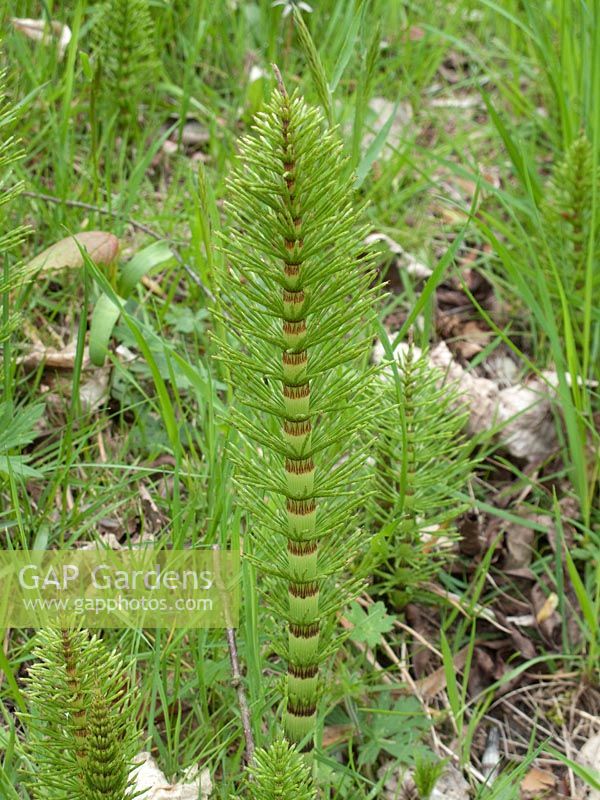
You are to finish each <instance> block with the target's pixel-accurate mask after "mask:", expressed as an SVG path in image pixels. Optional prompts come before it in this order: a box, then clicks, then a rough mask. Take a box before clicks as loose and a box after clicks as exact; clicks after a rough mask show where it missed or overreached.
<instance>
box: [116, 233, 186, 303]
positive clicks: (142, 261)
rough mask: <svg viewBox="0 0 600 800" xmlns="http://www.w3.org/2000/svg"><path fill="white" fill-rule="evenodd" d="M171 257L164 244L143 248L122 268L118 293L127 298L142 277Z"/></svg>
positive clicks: (167, 246) (156, 243) (167, 247)
mask: <svg viewBox="0 0 600 800" xmlns="http://www.w3.org/2000/svg"><path fill="white" fill-rule="evenodd" d="M172 257H173V254H172V252H171V249H170V247H169V245H168V244H167V243H166V242H163V241H161V242H154V244H151V245H149V246H148V247H144V249H143V250H140V251H139V253H136V254H135V255H134V257H133V258H132V259H131V261H129V262H128V263H127V264H125V266H124V267H123V268H122V270H121V277H120V279H119V287H118V293H119V294H120V295H121V297H127V296H128V295H129V294H130V293H131V292H132V291H133V288H134V286H135V285H136V283H138V281H140V280H141V279H142V278H143V277H144V275H147V274H148V273H149V272H150V270H152V269H154V268H155V267H158V266H159V265H160V264H164V263H165V262H166V261H168V260H169V259H170V258H172Z"/></svg>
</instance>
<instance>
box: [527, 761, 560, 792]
mask: <svg viewBox="0 0 600 800" xmlns="http://www.w3.org/2000/svg"><path fill="white" fill-rule="evenodd" d="M555 785H556V778H555V777H554V775H553V774H552V773H551V772H545V771H544V770H541V769H538V768H537V767H532V768H531V769H530V770H529V772H528V773H527V775H525V777H524V778H523V780H522V781H521V792H522V793H523V794H526V795H529V794H532V795H535V794H538V793H539V792H548V791H550V790H551V789H553V788H554V786H555Z"/></svg>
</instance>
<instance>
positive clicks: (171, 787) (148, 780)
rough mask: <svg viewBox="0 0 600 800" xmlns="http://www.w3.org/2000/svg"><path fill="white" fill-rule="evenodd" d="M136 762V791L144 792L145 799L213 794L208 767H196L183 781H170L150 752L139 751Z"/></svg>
mask: <svg viewBox="0 0 600 800" xmlns="http://www.w3.org/2000/svg"><path fill="white" fill-rule="evenodd" d="M135 763H136V768H135V771H134V773H133V777H134V784H133V788H134V792H140V793H141V792H144V794H143V797H144V798H145V800H208V798H209V797H210V796H211V794H212V789H213V786H212V781H211V777H210V773H209V771H208V769H203V770H199V769H198V767H196V768H194V769H191V770H189V771H188V772H187V773H186V775H184V777H183V778H182V780H181V781H178V782H176V783H170V782H169V781H168V780H167V779H166V777H165V775H164V773H163V771H162V770H161V769H160V767H159V766H158V764H157V763H156V761H155V760H154V758H152V756H151V755H150V753H148V752H143V753H139V755H138V756H137V757H136V759H135Z"/></svg>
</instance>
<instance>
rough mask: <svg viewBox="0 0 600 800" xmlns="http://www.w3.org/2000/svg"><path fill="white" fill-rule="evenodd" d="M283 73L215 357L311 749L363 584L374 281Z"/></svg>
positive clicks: (246, 202)
mask: <svg viewBox="0 0 600 800" xmlns="http://www.w3.org/2000/svg"><path fill="white" fill-rule="evenodd" d="M277 75H278V88H277V89H276V90H275V92H274V93H273V96H272V97H271V100H270V102H269V103H268V105H267V107H266V110H265V111H264V113H261V114H259V115H258V116H257V117H256V120H255V126H254V129H255V132H256V135H255V136H248V137H245V138H243V139H242V141H241V145H240V158H239V162H238V165H237V167H236V168H235V170H234V172H233V175H232V177H231V178H230V180H229V184H228V185H229V192H230V194H229V202H228V208H229V211H230V213H231V216H232V219H233V222H234V226H232V229H231V231H230V235H229V238H228V240H227V241H226V243H225V244H224V250H225V252H226V254H227V256H228V257H229V259H230V262H231V269H230V272H229V273H228V275H227V277H226V278H225V286H224V295H225V296H226V297H227V300H228V305H227V314H228V316H227V324H228V327H229V330H230V331H231V334H232V337H233V340H232V341H230V342H229V343H223V344H222V350H221V357H222V358H223V359H224V360H226V362H227V363H228V365H229V367H230V369H231V374H232V380H233V384H234V404H233V405H234V408H233V410H232V413H231V420H232V424H233V425H234V426H235V427H236V428H237V429H238V430H239V432H240V433H241V435H242V438H243V440H244V447H243V448H242V450H241V451H233V452H232V459H233V461H234V464H235V466H236V468H237V479H238V483H239V485H240V495H241V500H242V502H243V504H244V506H245V507H246V509H247V510H248V512H249V517H250V520H251V531H252V537H251V546H252V547H253V548H254V551H255V552H254V556H253V557H254V560H255V562H256V563H257V564H258V566H259V567H260V568H261V570H262V572H263V574H264V575H265V588H264V593H265V596H266V598H267V603H268V604H269V605H270V608H271V610H272V612H273V613H274V615H275V616H276V617H278V618H280V619H281V620H282V621H285V625H284V626H283V628H284V629H285V633H284V634H283V636H280V637H277V636H276V637H275V638H276V641H275V643H274V646H275V648H276V650H277V652H278V653H279V654H280V655H281V656H282V657H283V658H284V659H286V660H287V681H286V682H287V690H286V702H285V712H284V730H285V734H286V736H287V738H288V739H290V740H291V741H292V742H302V743H303V744H304V745H305V746H306V747H307V748H310V747H311V746H312V741H313V734H314V730H315V721H316V713H317V700H318V695H319V693H320V683H319V665H320V664H321V663H322V662H324V661H325V660H327V659H328V657H329V656H330V655H331V654H332V653H333V652H334V650H335V648H336V645H337V643H338V641H339V637H337V636H336V635H335V624H334V622H335V620H334V616H335V612H336V611H337V610H339V609H340V608H341V607H342V606H343V605H344V604H345V603H346V602H347V601H348V600H349V599H351V598H352V597H353V596H354V595H355V593H356V592H357V591H358V588H359V586H360V583H361V581H360V579H359V578H358V577H357V576H350V577H344V574H345V568H346V567H347V566H348V564H349V563H350V561H351V560H352V558H353V556H354V555H355V554H356V552H357V550H358V548H359V547H360V543H361V537H362V534H361V531H360V530H359V529H358V527H357V525H356V520H355V513H356V512H357V510H358V508H359V507H360V506H361V504H363V503H364V499H365V494H364V491H361V489H360V481H361V480H362V479H366V470H364V469H363V467H364V464H365V461H366V458H367V451H368V448H367V445H366V443H365V438H366V434H367V432H368V430H369V428H370V426H371V425H372V423H373V420H374V417H375V414H376V404H375V403H374V402H373V392H374V387H373V381H372V378H373V370H371V369H369V368H367V367H366V366H365V362H366V360H367V358H368V353H369V351H370V347H371V342H372V336H371V331H370V327H369V317H370V314H371V311H372V304H373V301H374V297H375V295H376V292H377V289H376V288H374V286H373V268H372V254H370V253H369V252H368V250H367V248H366V247H365V246H364V244H363V242H364V238H365V234H366V232H367V231H366V229H365V227H364V226H362V225H361V224H360V213H359V211H358V210H356V209H355V208H353V205H352V177H351V176H349V175H348V172H349V171H348V169H347V164H346V160H345V158H344V157H343V156H342V147H341V144H340V142H339V140H338V138H337V136H336V134H335V132H334V131H332V130H329V129H328V128H327V125H326V122H325V120H324V118H323V116H322V114H321V112H320V111H319V110H317V109H315V108H310V107H308V106H307V105H306V104H305V102H304V101H303V100H302V98H301V97H299V96H298V94H297V93H294V94H293V95H292V96H289V95H288V94H287V92H286V89H285V87H284V85H283V82H282V80H281V76H280V75H279V73H277ZM242 408H244V411H242ZM277 627H278V629H279V626H277Z"/></svg>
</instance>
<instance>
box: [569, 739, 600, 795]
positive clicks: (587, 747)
mask: <svg viewBox="0 0 600 800" xmlns="http://www.w3.org/2000/svg"><path fill="white" fill-rule="evenodd" d="M599 724H600V723H599ZM575 760H576V761H577V762H578V763H579V764H581V765H582V766H583V767H589V768H590V769H593V770H595V771H596V772H597V773H598V775H600V733H597V734H596V735H595V736H592V737H591V738H590V739H588V740H587V742H586V743H585V744H584V745H583V747H582V748H581V750H580V751H579V753H577V757H576V759H575ZM586 800H600V789H595V788H594V787H593V786H590V787H589V788H588V792H587V795H586Z"/></svg>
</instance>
